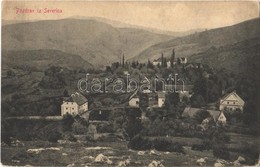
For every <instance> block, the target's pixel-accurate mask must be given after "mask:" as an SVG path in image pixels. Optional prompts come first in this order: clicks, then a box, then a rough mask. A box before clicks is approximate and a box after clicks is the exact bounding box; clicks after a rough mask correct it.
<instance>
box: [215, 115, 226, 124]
mask: <svg viewBox="0 0 260 167" xmlns="http://www.w3.org/2000/svg"><path fill="white" fill-rule="evenodd" d="M226 123H227V118H226V117H225V115H224V113H223V112H220V115H219V116H218V120H217V124H218V125H226Z"/></svg>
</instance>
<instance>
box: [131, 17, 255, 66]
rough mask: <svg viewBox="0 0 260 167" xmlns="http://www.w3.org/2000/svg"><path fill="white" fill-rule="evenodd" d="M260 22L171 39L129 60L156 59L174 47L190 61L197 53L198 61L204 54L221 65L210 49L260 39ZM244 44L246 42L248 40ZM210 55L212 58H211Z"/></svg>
mask: <svg viewBox="0 0 260 167" xmlns="http://www.w3.org/2000/svg"><path fill="white" fill-rule="evenodd" d="M259 24H260V19H259V18H256V19H252V20H248V21H245V22H242V23H239V24H236V25H233V26H228V27H223V28H217V29H212V30H206V31H203V32H200V33H195V34H191V35H188V36H185V37H179V38H175V39H172V40H169V41H164V42H161V43H158V44H155V45H153V46H151V47H149V48H147V49H146V50H144V51H143V52H141V53H140V54H139V55H138V56H136V57H134V58H132V59H130V60H129V61H133V60H138V61H146V60H147V59H150V60H154V59H156V58H158V57H160V55H161V53H164V55H165V56H166V57H167V56H170V55H171V51H172V49H173V48H174V49H175V53H176V57H188V58H189V61H190V60H195V58H193V56H194V55H196V60H197V61H198V60H202V59H203V58H199V57H200V56H203V57H204V58H205V59H207V63H210V61H211V60H212V62H211V63H215V64H218V65H219V66H218V67H221V63H220V62H218V61H217V62H216V60H220V59H216V58H214V60H213V56H210V55H207V53H208V50H209V49H210V48H216V49H218V48H221V47H226V49H227V48H228V45H230V46H231V45H236V43H239V42H243V41H248V42H251V41H252V40H250V39H256V41H257V40H259V38H260V30H259V28H260V25H259ZM244 44H246V42H245V43H244ZM236 46H239V47H240V48H237V49H240V50H241V49H244V51H245V52H246V51H248V49H249V48H247V47H243V45H241V44H240V45H236ZM229 48H230V49H235V48H234V47H229ZM220 50H221V49H218V51H220ZM223 51H224V50H223ZM244 51H243V52H244ZM229 52H232V50H229ZM253 54H255V53H253ZM207 56H208V57H207ZM217 56H223V54H222V53H218V54H217ZM209 57H210V58H212V59H210V58H209ZM229 61H231V60H229ZM234 61H240V60H238V59H235V60H234ZM228 63H231V62H225V64H228ZM238 64H239V62H238ZM223 67H224V66H223ZM225 67H226V65H225Z"/></svg>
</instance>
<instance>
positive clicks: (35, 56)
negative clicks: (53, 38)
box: [2, 50, 93, 70]
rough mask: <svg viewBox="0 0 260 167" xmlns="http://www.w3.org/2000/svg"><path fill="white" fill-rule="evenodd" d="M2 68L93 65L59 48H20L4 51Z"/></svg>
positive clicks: (83, 67) (81, 67) (88, 66)
mask: <svg viewBox="0 0 260 167" xmlns="http://www.w3.org/2000/svg"><path fill="white" fill-rule="evenodd" d="M2 66H3V67H2V68H6V67H9V68H10V67H11V68H14V67H15V68H17V67H18V68H19V67H26V68H32V69H38V70H45V69H47V68H49V67H50V66H60V67H65V68H68V69H90V68H93V65H92V64H90V63H89V62H87V61H85V60H83V59H82V58H81V57H80V56H78V55H73V54H68V53H64V52H61V51H58V50H25V51H23V50H19V51H2Z"/></svg>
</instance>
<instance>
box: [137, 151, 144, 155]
mask: <svg viewBox="0 0 260 167" xmlns="http://www.w3.org/2000/svg"><path fill="white" fill-rule="evenodd" d="M137 154H138V155H144V154H145V151H138V152H137Z"/></svg>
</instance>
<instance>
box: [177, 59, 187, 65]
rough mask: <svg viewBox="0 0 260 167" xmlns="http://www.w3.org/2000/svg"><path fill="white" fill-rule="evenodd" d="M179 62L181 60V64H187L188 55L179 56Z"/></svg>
mask: <svg viewBox="0 0 260 167" xmlns="http://www.w3.org/2000/svg"><path fill="white" fill-rule="evenodd" d="M178 62H179V63H180V64H187V62H188V59H187V58H186V57H179V58H178Z"/></svg>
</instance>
